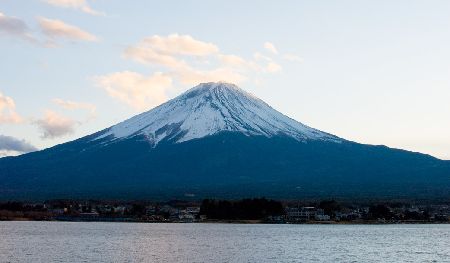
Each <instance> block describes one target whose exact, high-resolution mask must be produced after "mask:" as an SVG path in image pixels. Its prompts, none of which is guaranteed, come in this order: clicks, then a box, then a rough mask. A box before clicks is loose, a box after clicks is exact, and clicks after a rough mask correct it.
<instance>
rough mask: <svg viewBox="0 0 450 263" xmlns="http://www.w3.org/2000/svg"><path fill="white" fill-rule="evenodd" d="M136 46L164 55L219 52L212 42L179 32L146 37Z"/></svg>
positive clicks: (192, 54) (193, 54)
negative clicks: (164, 35)
mask: <svg viewBox="0 0 450 263" xmlns="http://www.w3.org/2000/svg"><path fill="white" fill-rule="evenodd" d="M136 46H137V47H140V48H142V49H144V50H149V51H154V52H156V53H159V54H165V55H187V56H207V55H211V54H214V53H217V52H219V48H218V47H217V46H216V45H214V44H212V43H208V42H203V41H200V40H196V39H194V38H193V37H191V36H189V35H179V34H171V35H168V36H167V37H163V36H158V35H154V36H151V37H146V38H144V39H143V40H142V41H141V42H139V43H138V44H137V45H136Z"/></svg>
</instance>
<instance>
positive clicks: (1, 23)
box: [0, 12, 36, 42]
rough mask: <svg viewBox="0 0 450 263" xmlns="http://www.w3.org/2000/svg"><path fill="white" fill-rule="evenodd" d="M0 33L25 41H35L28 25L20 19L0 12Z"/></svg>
mask: <svg viewBox="0 0 450 263" xmlns="http://www.w3.org/2000/svg"><path fill="white" fill-rule="evenodd" d="M0 33H2V34H5V35H9V36H12V37H18V38H22V39H25V40H27V41H31V42H34V41H36V40H35V38H34V37H33V35H32V33H31V30H30V28H29V27H28V25H27V24H26V23H25V22H24V21H23V20H21V19H19V18H16V17H13V16H7V15H5V14H3V13H1V12H0Z"/></svg>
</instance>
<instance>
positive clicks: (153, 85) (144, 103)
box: [94, 71, 172, 110]
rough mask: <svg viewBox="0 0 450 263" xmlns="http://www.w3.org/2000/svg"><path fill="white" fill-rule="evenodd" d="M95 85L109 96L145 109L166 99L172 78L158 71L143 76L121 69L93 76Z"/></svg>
mask: <svg viewBox="0 0 450 263" xmlns="http://www.w3.org/2000/svg"><path fill="white" fill-rule="evenodd" d="M94 80H95V82H96V84H97V86H99V87H101V88H103V89H104V90H105V91H106V92H107V93H108V95H109V96H111V97H113V98H115V99H117V100H119V101H122V102H124V103H126V104H128V105H129V106H131V107H132V108H134V109H136V110H147V109H149V108H151V107H154V106H157V105H159V104H161V103H163V102H165V101H166V100H167V90H168V89H169V88H170V87H171V85H172V79H171V78H170V77H169V76H167V75H165V74H163V73H160V72H157V73H155V74H153V75H152V76H149V77H147V76H144V75H141V74H139V73H136V72H131V71H122V72H116V73H112V74H108V75H104V76H97V77H95V78H94Z"/></svg>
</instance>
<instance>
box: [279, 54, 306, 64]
mask: <svg viewBox="0 0 450 263" xmlns="http://www.w3.org/2000/svg"><path fill="white" fill-rule="evenodd" d="M283 58H284V59H285V60H288V61H293V62H299V63H303V58H301V57H299V56H297V55H294V54H285V55H283Z"/></svg>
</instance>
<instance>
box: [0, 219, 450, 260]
mask: <svg viewBox="0 0 450 263" xmlns="http://www.w3.org/2000/svg"><path fill="white" fill-rule="evenodd" d="M0 261H1V262H450V225H243V224H139V223H100V222H98V223H72V222H0Z"/></svg>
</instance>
